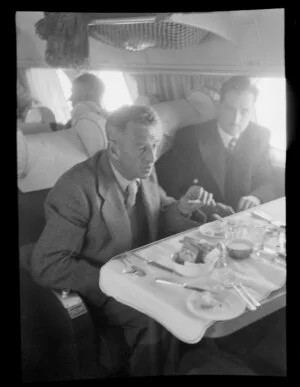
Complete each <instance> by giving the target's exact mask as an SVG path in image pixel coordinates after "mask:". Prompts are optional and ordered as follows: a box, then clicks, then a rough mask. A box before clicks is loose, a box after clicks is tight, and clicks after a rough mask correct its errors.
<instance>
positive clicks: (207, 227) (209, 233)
mask: <svg viewBox="0 0 300 387" xmlns="http://www.w3.org/2000/svg"><path fill="white" fill-rule="evenodd" d="M219 224H220V221H218V220H217V221H215V222H210V223H204V224H202V226H200V227H199V231H200V232H201V234H202V235H203V236H205V237H208V238H216V239H224V238H225V231H224V235H217V234H216V231H217V230H218V228H217V227H218V225H219ZM225 229H226V227H225V228H224V230H225Z"/></svg>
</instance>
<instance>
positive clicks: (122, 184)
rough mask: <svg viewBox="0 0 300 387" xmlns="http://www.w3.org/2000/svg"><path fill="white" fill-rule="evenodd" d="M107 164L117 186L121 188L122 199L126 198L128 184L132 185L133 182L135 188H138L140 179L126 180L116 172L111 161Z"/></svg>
mask: <svg viewBox="0 0 300 387" xmlns="http://www.w3.org/2000/svg"><path fill="white" fill-rule="evenodd" d="M109 163H110V166H111V169H112V170H113V173H114V175H115V178H116V180H117V183H118V184H119V187H120V188H121V191H122V193H123V195H124V197H126V191H127V187H128V186H129V185H130V184H132V183H133V182H136V184H137V188H138V187H139V185H140V179H134V180H128V179H126V178H125V177H124V176H123V175H121V173H120V172H119V171H118V170H117V168H116V167H115V166H114V165H113V163H112V162H111V161H110V162H109Z"/></svg>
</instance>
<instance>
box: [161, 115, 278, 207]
mask: <svg viewBox="0 0 300 387" xmlns="http://www.w3.org/2000/svg"><path fill="white" fill-rule="evenodd" d="M269 138H270V132H269V130H268V129H266V128H264V127H262V126H259V125H256V124H254V123H252V122H251V123H250V124H249V125H248V127H247V128H246V129H245V131H244V132H243V133H242V134H241V135H240V137H239V139H238V141H237V144H236V146H235V149H234V151H233V154H232V155H231V156H230V158H229V159H228V151H227V149H226V148H225V147H224V144H223V142H222V139H221V137H220V135H219V133H218V130H217V121H216V120H211V121H208V122H205V123H203V124H202V125H193V126H190V127H187V128H183V129H181V130H180V131H178V132H177V134H176V136H175V139H174V143H173V147H172V149H171V150H170V151H169V152H167V153H166V154H165V155H163V156H162V157H161V159H159V160H158V162H157V163H156V171H157V177H158V181H159V184H160V185H161V186H162V187H163V188H164V189H165V191H166V193H167V194H168V195H170V196H173V197H175V198H179V197H180V196H182V195H183V194H184V193H185V192H186V191H187V190H188V188H189V187H190V186H191V185H193V184H195V181H196V180H197V181H198V183H197V184H198V185H200V186H202V187H203V188H204V189H206V190H207V191H209V192H212V193H213V195H214V198H215V200H216V201H217V202H222V203H225V204H227V205H230V206H232V207H233V208H235V209H236V207H237V204H238V201H239V199H240V198H241V197H242V196H247V195H254V196H257V197H258V198H259V199H261V201H262V202H267V201H270V200H273V199H275V193H274V184H273V182H272V167H271V163H270V160H269Z"/></svg>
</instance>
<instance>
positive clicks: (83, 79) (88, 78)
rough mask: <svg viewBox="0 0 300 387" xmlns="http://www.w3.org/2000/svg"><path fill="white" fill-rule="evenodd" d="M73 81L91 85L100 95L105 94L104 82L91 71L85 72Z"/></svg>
mask: <svg viewBox="0 0 300 387" xmlns="http://www.w3.org/2000/svg"><path fill="white" fill-rule="evenodd" d="M73 83H80V84H82V85H85V86H87V87H89V88H90V89H91V90H93V91H95V92H96V93H97V94H98V95H99V96H100V97H101V96H102V95H103V93H104V90H105V86H104V83H103V82H102V81H101V79H100V78H98V77H97V76H96V75H94V74H91V73H83V74H81V75H79V76H78V77H76V78H75V79H74V81H73Z"/></svg>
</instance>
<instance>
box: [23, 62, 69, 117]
mask: <svg viewBox="0 0 300 387" xmlns="http://www.w3.org/2000/svg"><path fill="white" fill-rule="evenodd" d="M26 75H27V81H28V84H29V87H30V90H31V94H32V95H33V97H34V98H35V99H36V100H37V101H38V102H40V103H41V104H42V105H44V106H46V107H48V108H49V109H51V110H52V112H53V113H54V115H55V119H56V122H59V123H62V124H64V123H66V122H67V121H68V120H69V119H70V118H71V114H70V109H69V107H68V104H67V101H66V99H65V96H64V93H63V89H62V86H61V83H60V81H59V77H58V74H57V73H56V70H54V69H37V68H34V69H28V70H27V71H26Z"/></svg>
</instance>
